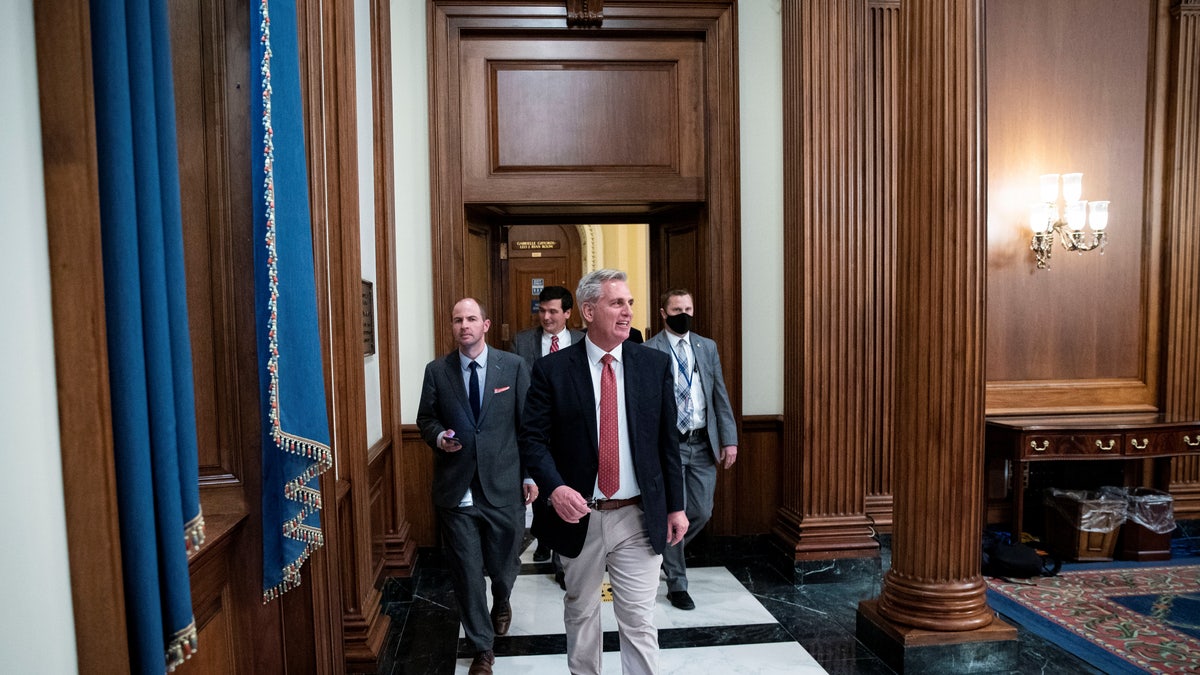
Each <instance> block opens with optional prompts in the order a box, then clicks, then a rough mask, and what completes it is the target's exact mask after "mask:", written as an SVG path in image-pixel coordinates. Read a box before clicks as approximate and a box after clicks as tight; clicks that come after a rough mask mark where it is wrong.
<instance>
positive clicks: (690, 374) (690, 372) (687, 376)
mask: <svg viewBox="0 0 1200 675" xmlns="http://www.w3.org/2000/svg"><path fill="white" fill-rule="evenodd" d="M675 344H679V342H676V343H675ZM671 356H674V357H675V365H677V366H680V367H679V368H676V369H675V371H676V372H679V371H681V370H685V369H684V368H683V367H682V366H683V361H682V360H680V358H679V352H677V351H675V350H674V349H672V350H671ZM699 365H700V364H698V363H696V359H695V357H694V356H693V358H692V367H691V368H690V369H686V371H687V372H686V373H685V374H684V376H683V381H684V382H687V386H688V389H691V388H692V377H693V373H695V372H696V371H697V370H699Z"/></svg>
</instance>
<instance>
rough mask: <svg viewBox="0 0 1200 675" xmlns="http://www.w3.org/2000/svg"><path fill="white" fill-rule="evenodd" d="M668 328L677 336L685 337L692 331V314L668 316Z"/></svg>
mask: <svg viewBox="0 0 1200 675" xmlns="http://www.w3.org/2000/svg"><path fill="white" fill-rule="evenodd" d="M667 328H670V329H671V332H673V333H675V334H676V335H683V334H684V333H686V332H688V331H690V330H691V329H692V315H691V314H668V315H667Z"/></svg>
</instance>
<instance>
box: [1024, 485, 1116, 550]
mask: <svg viewBox="0 0 1200 675" xmlns="http://www.w3.org/2000/svg"><path fill="white" fill-rule="evenodd" d="M1043 501H1044V503H1045V505H1046V516H1045V518H1046V539H1045V544H1046V545H1047V546H1048V547H1049V548H1050V549H1051V550H1052V551H1054V552H1055V553H1057V554H1058V556H1059V557H1060V558H1061V559H1063V560H1076V561H1079V562H1094V561H1101V560H1112V559H1113V549H1115V548H1116V544H1117V532H1118V531H1119V530H1120V528H1121V524H1122V523H1124V522H1125V514H1126V511H1127V509H1128V506H1127V500H1125V499H1122V498H1120V497H1119V496H1116V495H1105V494H1104V493H1102V492H1100V491H1098V490H1059V489H1057V488H1049V489H1048V490H1046V495H1045V499H1044V500H1043Z"/></svg>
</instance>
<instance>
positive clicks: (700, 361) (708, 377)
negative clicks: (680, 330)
mask: <svg viewBox="0 0 1200 675" xmlns="http://www.w3.org/2000/svg"><path fill="white" fill-rule="evenodd" d="M690 337H691V338H692V353H693V354H695V355H696V365H697V366H698V367H699V368H700V386H701V388H702V389H703V391H704V397H705V400H707V399H708V397H709V396H711V395H712V385H710V384H709V383H710V382H712V363H711V361H710V359H709V358H708V354H707V353H706V351H705V350H704V348H703V347H701V346H700V340H699V339H698V338H697V337H696V334H695V333H692V334H691V336H690Z"/></svg>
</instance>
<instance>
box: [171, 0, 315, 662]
mask: <svg viewBox="0 0 1200 675" xmlns="http://www.w3.org/2000/svg"><path fill="white" fill-rule="evenodd" d="M245 9H246V8H245V7H244V6H240V5H239V4H238V3H237V2H236V1H234V0H222V1H216V2H209V1H200V2H181V3H173V4H172V7H171V37H172V47H173V67H174V69H175V82H176V85H175V93H176V111H177V116H178V118H179V119H178V123H177V129H178V134H179V162H180V178H181V180H180V185H181V194H180V198H181V205H182V217H183V227H184V240H185V257H186V260H185V264H186V267H187V280H188V309H189V311H188V314H189V324H190V332H191V336H192V344H193V347H194V352H193V361H194V363H195V372H194V376H195V380H196V390H197V406H196V408H197V409H196V422H197V432H198V441H199V457H200V497H201V503H202V505H203V509H204V514H205V520H206V524H207V531H208V532H207V534H208V540H207V542H206V544H205V547H204V548H203V549H201V552H200V554H199V555H197V556H194V557H193V559H192V561H191V577H192V583H193V600H194V603H195V606H196V607H203V606H210V607H211V606H219V607H220V610H221V613H222V614H221V616H219V617H216V618H214V621H215V624H214V626H215V628H213V629H210V630H209V634H212V635H214V636H217V641H218V644H217V645H215V647H216V649H217V650H221V649H224V648H225V647H229V648H230V649H231V651H230V653H229V654H228V655H225V654H223V653H222V652H220V651H214V656H215V658H213V659H212V660H209V659H204V660H202V661H200V663H201V664H203V663H207V664H209V665H207V666H200V665H199V664H197V666H196V667H197V668H200V669H202V670H203V669H204V668H211V669H212V670H211V672H243V673H250V672H264V671H282V670H283V669H284V668H285V663H286V662H288V661H289V660H290V661H291V662H293V663H296V662H299V661H301V660H302V659H304V658H308V659H311V658H312V653H311V651H310V650H305V649H303V648H301V647H299V646H292V647H290V648H286V649H285V647H284V637H283V618H282V615H281V614H280V612H279V608H278V606H276V605H270V606H264V605H263V604H262V602H261V595H262V515H261V514H262V512H261V442H262V439H261V433H262V428H261V423H260V407H259V393H258V392H259V382H258V346H257V340H256V330H257V329H256V326H255V310H254V249H253V218H252V211H253V209H252V199H253V188H252V186H251V180H250V164H251V162H250V154H249V153H250V152H251V151H252V150H251V147H250V138H249V136H250V126H249V99H248V96H249V87H247V86H245V84H244V83H245V79H246V73H247V72H248V71H249V39H250V38H249V35H250V25H249V20H248V13H247V12H246V11H245ZM210 558H219V560H210ZM220 574H224V575H226V576H225V577H224V578H223V579H222V578H215V579H209V578H206V575H218V576H219V575H220ZM212 593H217V594H219V595H220V598H214V597H213V596H212V595H211V594H212ZM206 594H208V595H206ZM218 600H219V602H217V601H218ZM214 603H217V604H215V605H214ZM197 611H199V610H197ZM197 620H198V621H199V620H200V618H199V614H198V615H197ZM304 621H307V622H311V617H305V619H304ZM296 623H297V622H292V625H293V627H295V626H296ZM226 631H228V634H226ZM201 639H204V636H203V635H202V637H201ZM227 640H228V641H229V642H230V644H228V645H227V644H226V641H227ZM202 651H203V647H202ZM285 651H286V652H288V653H287V654H285ZM218 655H219V656H218ZM226 656H228V658H229V659H232V664H233V665H232V666H229V662H227V660H226ZM227 667H228V669H227Z"/></svg>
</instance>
